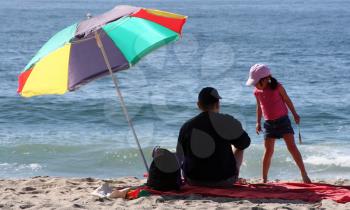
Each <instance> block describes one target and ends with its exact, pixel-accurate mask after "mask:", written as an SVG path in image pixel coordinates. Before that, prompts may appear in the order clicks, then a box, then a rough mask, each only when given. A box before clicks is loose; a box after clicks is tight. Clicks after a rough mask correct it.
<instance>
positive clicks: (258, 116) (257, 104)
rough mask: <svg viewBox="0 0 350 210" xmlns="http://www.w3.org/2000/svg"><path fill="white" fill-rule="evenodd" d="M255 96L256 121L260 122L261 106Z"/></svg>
mask: <svg viewBox="0 0 350 210" xmlns="http://www.w3.org/2000/svg"><path fill="white" fill-rule="evenodd" d="M255 98H256V123H258V124H260V123H261V117H262V111H261V106H260V101H259V99H258V97H255Z"/></svg>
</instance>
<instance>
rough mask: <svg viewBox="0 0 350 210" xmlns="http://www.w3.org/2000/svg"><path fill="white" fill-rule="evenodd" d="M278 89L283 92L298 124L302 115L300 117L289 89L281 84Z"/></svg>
mask: <svg viewBox="0 0 350 210" xmlns="http://www.w3.org/2000/svg"><path fill="white" fill-rule="evenodd" d="M278 91H279V93H280V94H281V96H282V98H283V101H284V102H285V103H286V104H287V106H288V108H289V110H290V111H291V112H292V114H293V116H294V119H295V122H296V123H297V124H299V121H300V117H299V115H298V113H297V112H296V110H295V107H294V104H293V102H292V100H291V99H290V98H289V96H288V94H287V91H286V90H285V89H284V87H283V86H282V85H279V87H278Z"/></svg>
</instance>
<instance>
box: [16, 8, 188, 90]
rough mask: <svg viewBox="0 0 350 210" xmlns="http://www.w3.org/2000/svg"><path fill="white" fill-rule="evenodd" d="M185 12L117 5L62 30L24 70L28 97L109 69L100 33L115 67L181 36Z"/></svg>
mask: <svg viewBox="0 0 350 210" xmlns="http://www.w3.org/2000/svg"><path fill="white" fill-rule="evenodd" d="M185 22H186V16H182V15H178V14H173V13H169V12H165V11H160V10H154V9H145V8H140V7H133V6H127V5H123V6H117V7H115V8H114V9H112V10H110V11H108V12H106V13H104V14H102V15H99V16H96V17H92V18H89V19H86V20H84V21H82V22H80V23H75V24H73V25H71V26H68V27H67V28H65V29H63V30H61V31H59V32H58V33H57V34H55V35H54V36H53V37H52V38H51V39H50V40H49V41H47V42H46V43H45V44H44V45H43V46H42V48H41V49H40V50H39V51H38V52H37V54H36V55H35V56H34V57H33V58H32V59H31V60H30V62H29V63H28V64H27V66H26V67H25V68H24V70H23V71H22V73H21V74H20V75H19V86H18V90H17V92H18V93H19V94H20V95H21V96H23V97H32V96H37V95H45V94H64V93H66V92H68V91H74V90H76V89H77V88H78V87H80V86H81V85H83V84H86V83H87V82H89V81H91V80H94V79H96V78H99V77H101V76H104V75H107V74H108V73H109V71H108V68H107V66H106V62H105V60H104V56H102V54H101V51H100V49H99V46H98V43H97V42H96V39H95V34H96V33H98V34H99V37H100V41H101V42H102V44H103V46H104V50H105V54H106V57H107V59H108V60H109V63H110V67H111V69H112V71H113V72H117V71H120V70H125V69H128V68H129V67H131V66H132V65H134V64H136V63H137V62H138V61H139V60H140V59H141V58H142V57H143V56H145V55H146V54H147V53H149V52H151V51H152V50H154V49H156V48H159V47H161V46H162V45H165V44H167V43H170V42H172V41H176V40H178V39H179V38H180V36H181V31H182V27H183V25H184V24H185Z"/></svg>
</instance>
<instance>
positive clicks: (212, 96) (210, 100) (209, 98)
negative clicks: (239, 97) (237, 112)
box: [198, 87, 221, 105]
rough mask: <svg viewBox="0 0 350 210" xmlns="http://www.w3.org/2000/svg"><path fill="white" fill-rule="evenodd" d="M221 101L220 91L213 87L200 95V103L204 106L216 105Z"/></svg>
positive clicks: (204, 89)
mask: <svg viewBox="0 0 350 210" xmlns="http://www.w3.org/2000/svg"><path fill="white" fill-rule="evenodd" d="M219 99H221V96H220V95H219V93H218V91H217V90H216V89H215V88H213V87H205V88H203V89H202V90H201V91H200V92H199V94H198V101H199V102H200V103H202V104H203V105H210V104H214V103H216V102H218V101H219Z"/></svg>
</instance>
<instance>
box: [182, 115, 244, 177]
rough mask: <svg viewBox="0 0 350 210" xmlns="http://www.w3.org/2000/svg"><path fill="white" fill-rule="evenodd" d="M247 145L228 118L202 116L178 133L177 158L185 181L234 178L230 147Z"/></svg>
mask: <svg viewBox="0 0 350 210" xmlns="http://www.w3.org/2000/svg"><path fill="white" fill-rule="evenodd" d="M231 145H233V146H234V147H235V148H237V149H240V150H244V149H246V148H247V147H248V146H249V145H250V138H249V136H248V134H247V133H246V132H245V131H244V130H243V129H242V126H241V123H240V122H239V121H238V120H236V119H235V118H233V117H232V116H230V115H226V114H220V113H214V112H202V113H200V114H199V115H197V116H196V117H194V118H192V119H191V120H189V121H187V122H186V123H185V124H184V125H183V126H182V127H181V129H180V133H179V138H178V144H177V154H178V156H179V159H180V160H181V162H182V169H183V171H184V175H185V177H188V178H190V179H192V180H198V181H221V180H225V179H228V178H230V177H232V176H234V175H237V168H236V160H235V157H234V155H233V151H232V147H231Z"/></svg>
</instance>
